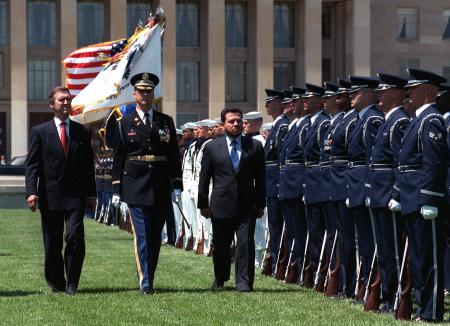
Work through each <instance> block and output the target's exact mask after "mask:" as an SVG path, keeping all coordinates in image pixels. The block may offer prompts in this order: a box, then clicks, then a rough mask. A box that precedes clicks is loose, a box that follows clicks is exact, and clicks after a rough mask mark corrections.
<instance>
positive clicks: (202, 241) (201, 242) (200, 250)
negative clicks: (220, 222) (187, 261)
mask: <svg viewBox="0 0 450 326" xmlns="http://www.w3.org/2000/svg"><path fill="white" fill-rule="evenodd" d="M204 251H205V232H204V229H203V223H202V235H201V238H200V239H198V242H197V250H195V254H196V255H203V253H204Z"/></svg>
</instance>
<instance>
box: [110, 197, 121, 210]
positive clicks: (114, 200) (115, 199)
mask: <svg viewBox="0 0 450 326" xmlns="http://www.w3.org/2000/svg"><path fill="white" fill-rule="evenodd" d="M111 204H113V206H114V207H115V208H118V207H119V206H120V196H119V195H118V194H113V195H112V198H111Z"/></svg>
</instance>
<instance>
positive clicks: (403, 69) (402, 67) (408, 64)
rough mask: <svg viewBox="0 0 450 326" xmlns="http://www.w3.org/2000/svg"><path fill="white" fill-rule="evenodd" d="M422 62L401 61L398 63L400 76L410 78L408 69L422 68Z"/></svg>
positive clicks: (416, 60) (414, 60) (413, 60)
mask: <svg viewBox="0 0 450 326" xmlns="http://www.w3.org/2000/svg"><path fill="white" fill-rule="evenodd" d="M419 65H420V61H419V60H418V59H405V60H400V61H399V63H398V75H399V76H401V77H404V78H407V77H408V72H407V71H406V69H408V68H420V67H419Z"/></svg>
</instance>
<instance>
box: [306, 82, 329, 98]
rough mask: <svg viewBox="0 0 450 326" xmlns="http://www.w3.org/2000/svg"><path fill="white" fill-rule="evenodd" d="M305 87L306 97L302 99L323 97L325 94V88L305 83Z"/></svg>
mask: <svg viewBox="0 0 450 326" xmlns="http://www.w3.org/2000/svg"><path fill="white" fill-rule="evenodd" d="M305 86H306V92H305V94H304V95H302V97H313V96H322V95H323V94H325V88H323V87H320V86H317V85H314V84H310V83H305Z"/></svg>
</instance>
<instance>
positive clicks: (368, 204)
mask: <svg viewBox="0 0 450 326" xmlns="http://www.w3.org/2000/svg"><path fill="white" fill-rule="evenodd" d="M366 206H367V207H369V206H370V197H366Z"/></svg>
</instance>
